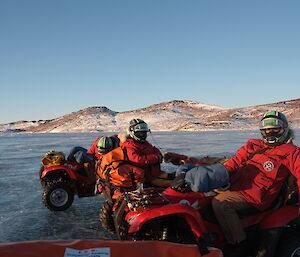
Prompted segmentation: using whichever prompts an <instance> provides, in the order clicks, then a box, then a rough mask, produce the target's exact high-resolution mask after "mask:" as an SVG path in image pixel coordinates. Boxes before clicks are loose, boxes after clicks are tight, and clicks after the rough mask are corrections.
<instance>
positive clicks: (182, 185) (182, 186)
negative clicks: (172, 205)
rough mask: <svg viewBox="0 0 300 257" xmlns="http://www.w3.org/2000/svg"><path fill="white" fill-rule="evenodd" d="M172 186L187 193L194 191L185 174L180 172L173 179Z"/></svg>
mask: <svg viewBox="0 0 300 257" xmlns="http://www.w3.org/2000/svg"><path fill="white" fill-rule="evenodd" d="M171 188H172V189H174V190H175V191H178V192H180V193H187V192H191V191H192V190H191V188H190V186H189V185H188V184H187V183H186V181H185V174H180V175H179V176H177V177H176V178H175V179H174V180H173V182H172V184H171Z"/></svg>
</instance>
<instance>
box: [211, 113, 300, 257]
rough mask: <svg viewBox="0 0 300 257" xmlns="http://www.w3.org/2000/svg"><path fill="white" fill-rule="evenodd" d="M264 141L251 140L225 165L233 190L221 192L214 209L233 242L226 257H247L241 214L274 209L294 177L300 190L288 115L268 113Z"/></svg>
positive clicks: (298, 158)
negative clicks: (274, 202)
mask: <svg viewBox="0 0 300 257" xmlns="http://www.w3.org/2000/svg"><path fill="white" fill-rule="evenodd" d="M260 131H261V134H262V139H250V140H248V142H247V143H246V144H245V145H244V146H242V147H241V148H240V149H239V150H238V151H237V153H236V155H235V156H234V157H232V158H231V159H229V160H228V161H227V162H226V163H225V164H224V165H225V167H226V169H227V171H228V173H229V176H230V182H231V187H230V189H229V190H227V191H218V193H219V194H218V195H217V196H215V198H214V199H213V201H212V206H213V209H214V212H215V215H216V217H217V219H218V221H219V224H220V226H221V228H222V230H223V232H224V235H225V238H226V240H227V242H228V243H229V247H228V248H227V252H226V251H225V256H239V257H242V256H244V251H245V247H246V244H247V241H246V233H245V231H244V230H243V226H242V224H241V222H240V219H239V217H238V214H237V211H239V210H245V209H248V208H250V207H251V208H256V209H258V210H260V211H263V210H266V209H267V208H269V207H270V205H271V204H272V202H273V201H274V200H275V199H276V197H277V196H278V194H279V193H280V191H281V188H282V186H283V184H284V182H285V180H286V179H287V178H288V177H289V176H290V175H291V174H292V175H293V176H294V177H296V179H297V184H298V188H300V149H299V148H298V147H297V146H295V145H294V144H293V143H292V139H293V132H292V130H291V129H290V128H289V125H288V120H287V119H286V117H285V115H284V114H283V113H281V112H278V111H269V112H267V113H266V114H265V115H264V116H263V118H262V119H261V122H260Z"/></svg>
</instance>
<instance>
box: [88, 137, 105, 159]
mask: <svg viewBox="0 0 300 257" xmlns="http://www.w3.org/2000/svg"><path fill="white" fill-rule="evenodd" d="M101 137H102V136H101ZM101 137H98V138H96V140H95V141H94V143H93V144H92V146H91V147H90V149H89V150H88V151H87V152H88V153H90V154H92V155H93V156H94V159H95V160H98V159H100V158H101V156H102V154H100V153H99V151H98V148H97V144H98V141H99V139H100V138H101Z"/></svg>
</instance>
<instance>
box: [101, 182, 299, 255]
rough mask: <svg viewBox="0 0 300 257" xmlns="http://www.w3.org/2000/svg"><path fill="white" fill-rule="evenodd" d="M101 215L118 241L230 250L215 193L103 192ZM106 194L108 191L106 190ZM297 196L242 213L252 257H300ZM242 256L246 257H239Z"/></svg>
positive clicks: (204, 249) (119, 190) (143, 190)
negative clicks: (218, 216) (215, 205)
mask: <svg viewBox="0 0 300 257" xmlns="http://www.w3.org/2000/svg"><path fill="white" fill-rule="evenodd" d="M105 190H106V191H107V192H109V193H108V194H106V201H105V203H104V205H103V207H102V209H101V211H100V220H101V222H102V225H103V227H104V228H106V229H108V230H109V231H110V232H113V233H115V234H116V236H117V237H118V239H120V240H134V241H135V240H162V241H171V242H176V243H183V244H185V243H188V244H197V245H198V247H199V250H200V253H201V255H204V256H205V254H207V253H208V247H209V246H212V247H217V248H220V249H222V248H224V247H226V243H225V239H224V235H223V233H222V230H221V228H220V226H219V224H218V222H217V220H216V218H215V215H214V213H213V210H212V207H211V204H210V203H211V200H212V198H213V196H214V195H215V193H213V192H210V193H198V192H184V193H183V192H179V191H177V190H174V189H173V188H172V187H169V188H167V189H162V188H143V186H142V185H140V186H139V188H138V189H137V190H135V191H128V190H124V189H120V188H114V189H113V190H111V188H110V189H109V188H108V187H106V188H105ZM105 190H104V191H105ZM297 197H298V192H295V191H292V192H290V193H289V197H288V198H285V194H283V193H282V194H280V196H279V197H278V199H276V201H275V202H274V204H273V205H272V206H271V208H270V209H268V210H266V211H264V212H253V210H251V211H252V213H251V212H250V210H249V211H248V212H247V211H243V212H240V213H239V215H240V217H241V220H242V224H243V226H244V228H245V231H246V232H247V236H248V239H249V256H256V257H299V256H300V216H299V206H298V205H297V203H298V199H297ZM241 257H242V256H241Z"/></svg>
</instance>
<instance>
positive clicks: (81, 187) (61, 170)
mask: <svg viewBox="0 0 300 257" xmlns="http://www.w3.org/2000/svg"><path fill="white" fill-rule="evenodd" d="M91 167H93V164H92V163H78V162H76V161H74V160H72V161H67V160H66V159H65V155H64V154H63V153H62V152H56V151H50V152H48V153H46V154H45V155H44V157H43V159H42V166H41V169H40V182H41V185H42V187H43V189H44V191H43V194H42V201H43V203H44V205H45V206H46V207H47V208H48V209H49V210H51V211H64V210H66V209H68V208H69V207H70V206H71V205H72V203H73V200H74V195H78V197H88V196H94V195H95V194H94V189H95V182H96V179H95V177H92V176H88V175H89V174H91V173H92V172H90V173H88V169H91Z"/></svg>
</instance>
